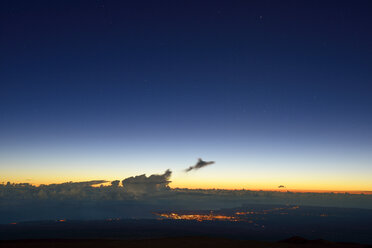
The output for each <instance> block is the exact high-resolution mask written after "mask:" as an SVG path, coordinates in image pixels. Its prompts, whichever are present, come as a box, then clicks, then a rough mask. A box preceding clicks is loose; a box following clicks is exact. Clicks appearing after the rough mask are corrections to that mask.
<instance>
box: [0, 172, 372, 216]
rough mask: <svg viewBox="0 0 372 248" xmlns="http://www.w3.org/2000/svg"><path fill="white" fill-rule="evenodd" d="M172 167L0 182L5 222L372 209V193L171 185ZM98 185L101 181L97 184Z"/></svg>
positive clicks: (2, 212) (0, 199) (1, 212)
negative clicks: (110, 176)
mask: <svg viewBox="0 0 372 248" xmlns="http://www.w3.org/2000/svg"><path fill="white" fill-rule="evenodd" d="M171 174H172V172H171V171H170V170H167V171H166V172H165V173H164V174H161V175H151V176H149V177H147V176H146V175H140V176H135V177H129V178H126V179H124V180H122V181H121V182H120V181H119V180H116V181H113V182H111V185H110V186H102V185H101V186H99V185H100V184H102V183H104V182H106V181H89V182H78V183H74V182H68V183H62V184H50V185H40V186H33V185H31V184H28V183H20V184H12V183H7V184H0V223H10V222H17V221H30V220H44V219H45V220H50V219H65V218H67V219H103V218H154V217H155V216H154V215H153V214H152V212H154V211H170V210H193V209H198V210H200V209H221V208H229V207H239V206H241V205H243V204H296V205H311V206H333V207H353V208H365V209H372V195H363V194H360V195H357V194H344V193H342V194H341V193H294V192H275V191H272V192H268V191H250V190H218V189H210V190H203V189H180V188H173V189H172V188H170V187H169V183H170V182H171V181H170V180H169V179H170V177H171ZM93 185H95V186H97V185H98V187H92V186H93Z"/></svg>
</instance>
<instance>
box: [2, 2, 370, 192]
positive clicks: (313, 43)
mask: <svg viewBox="0 0 372 248" xmlns="http://www.w3.org/2000/svg"><path fill="white" fill-rule="evenodd" d="M371 12H372V3H371V1H262V0H260V1H132V2H129V1H113V0H97V1H94V0H92V1H79V0H73V1H17V0H12V1H1V6H0V54H1V55H0V68H1V74H0V83H1V86H0V168H1V170H2V173H1V174H2V178H1V180H4V181H6V180H14V181H16V180H18V181H22V180H26V179H27V180H30V181H31V182H35V183H36V182H44V181H46V178H49V179H50V180H52V179H53V180H56V181H58V180H67V179H71V180H78V179H88V178H91V179H95V178H102V177H103V178H108V179H115V178H117V177H119V178H120V177H125V176H129V175H132V174H133V173H134V174H136V173H155V172H162V171H163V170H165V169H167V168H171V169H174V170H175V171H179V170H181V169H183V168H186V167H188V166H189V165H190V163H191V164H192V163H194V161H195V160H196V158H198V157H203V158H205V159H206V160H216V162H217V163H216V165H214V166H213V167H214V168H213V167H212V166H211V167H210V168H208V169H207V168H205V169H204V170H203V171H200V172H198V173H197V174H195V175H193V176H192V178H191V177H190V176H188V175H183V174H182V173H181V172H179V173H178V174H177V173H176V175H175V178H174V182H175V185H181V186H185V187H186V186H188V183H190V185H202V184H203V185H202V186H205V187H207V186H210V187H218V186H219V185H221V187H236V188H241V187H262V188H265V187H266V188H270V187H275V186H276V184H277V182H282V183H281V184H284V183H286V182H289V183H292V185H293V187H297V188H301V187H302V188H305V187H307V188H308V187H310V186H311V185H313V186H311V187H314V188H324V189H327V187H328V188H332V189H334V188H340V185H344V186H343V188H342V189H361V190H366V189H369V190H372V184H371V183H370V182H369V180H368V178H367V177H366V175H368V174H371V173H372V169H371V167H372V156H371V155H370V153H371V152H370V151H371V148H372V141H371V140H372V111H371V109H372V73H371V71H372V32H371V30H372V17H371ZM309 173H312V174H311V176H309ZM42 175H43V176H42ZM62 175H63V176H62ZM92 177H94V178H92ZM235 179H236V180H235ZM296 179H298V180H297V181H296ZM177 180H178V181H177ZM304 180H305V181H306V180H307V181H308V182H307V183H306V186H304V185H303V181H304ZM283 181H284V182H283ZM327 183H328V184H327ZM345 184H346V186H345Z"/></svg>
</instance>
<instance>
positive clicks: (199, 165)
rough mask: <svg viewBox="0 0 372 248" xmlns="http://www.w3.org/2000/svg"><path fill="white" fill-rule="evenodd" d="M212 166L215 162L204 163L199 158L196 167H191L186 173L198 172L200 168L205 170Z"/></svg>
mask: <svg viewBox="0 0 372 248" xmlns="http://www.w3.org/2000/svg"><path fill="white" fill-rule="evenodd" d="M211 164H214V161H208V162H207V161H203V160H202V159H201V158H199V160H198V162H197V163H196V164H195V165H194V166H190V167H189V168H187V169H186V170H185V171H186V172H189V171H192V170H198V169H200V168H203V167H205V166H207V165H211Z"/></svg>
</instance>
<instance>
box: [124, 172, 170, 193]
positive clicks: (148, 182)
mask: <svg viewBox="0 0 372 248" xmlns="http://www.w3.org/2000/svg"><path fill="white" fill-rule="evenodd" d="M171 175H172V172H171V171H170V170H169V169H168V170H167V171H165V172H164V174H161V175H151V176H149V177H146V175H145V174H143V175H140V176H135V177H128V178H126V179H124V180H123V181H122V185H123V187H124V190H125V191H126V192H128V193H132V194H134V195H141V194H148V193H154V192H158V191H163V190H167V189H169V186H168V185H169V183H170V182H171V181H169V179H170V177H171Z"/></svg>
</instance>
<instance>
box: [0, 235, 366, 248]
mask: <svg viewBox="0 0 372 248" xmlns="http://www.w3.org/2000/svg"><path fill="white" fill-rule="evenodd" d="M0 246H1V247H9V248H19V247H22V248H23V247H25V248H34V247H35V248H36V247H38V248H44V247H48V248H49V247H54V248H64V247H89V248H94V247H109V248H116V247H128V248H130V247H133V248H140V247H152V248H156V247H180V248H182V247H203V248H205V247H252V248H292V247H293V248H295V247H299V248H301V247H303V248H312V247H316V248H333V247H334V248H367V247H371V246H367V245H360V244H353V243H335V242H330V241H326V240H306V239H303V238H301V237H293V238H291V239H288V240H283V241H279V242H264V241H252V240H232V239H224V238H210V237H178V238H161V239H142V240H104V239H97V240H71V239H70V240H68V239H66V240H63V239H60V240H58V239H55V240H51V239H47V240H16V241H0Z"/></svg>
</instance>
